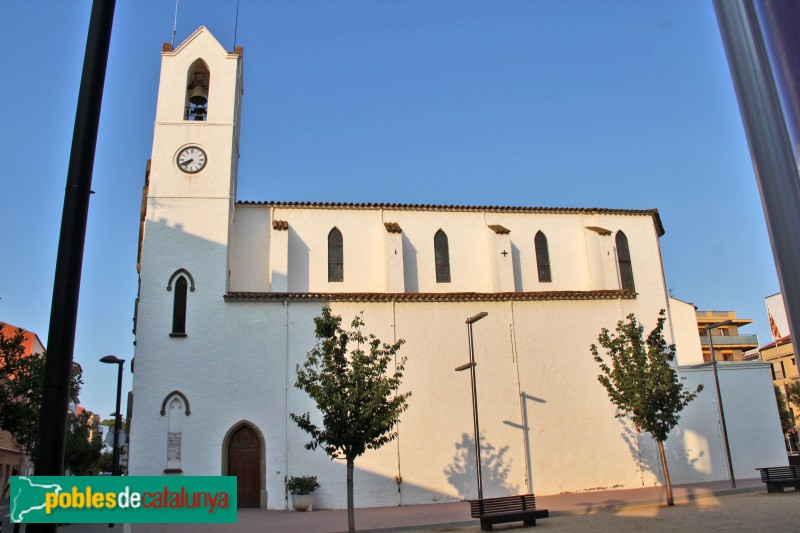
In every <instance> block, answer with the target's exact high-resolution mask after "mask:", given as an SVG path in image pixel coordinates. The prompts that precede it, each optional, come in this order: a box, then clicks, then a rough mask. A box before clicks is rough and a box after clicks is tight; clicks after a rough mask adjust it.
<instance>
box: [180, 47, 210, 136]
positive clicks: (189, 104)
mask: <svg viewBox="0 0 800 533" xmlns="http://www.w3.org/2000/svg"><path fill="white" fill-rule="evenodd" d="M210 82H211V73H210V72H209V71H208V65H206V62H205V61H203V60H202V59H197V60H196V61H195V62H194V63H192V66H190V67H189V71H188V73H187V80H186V104H185V108H184V112H183V119H184V120H193V121H201V120H206V118H207V117H208V91H209V89H210Z"/></svg>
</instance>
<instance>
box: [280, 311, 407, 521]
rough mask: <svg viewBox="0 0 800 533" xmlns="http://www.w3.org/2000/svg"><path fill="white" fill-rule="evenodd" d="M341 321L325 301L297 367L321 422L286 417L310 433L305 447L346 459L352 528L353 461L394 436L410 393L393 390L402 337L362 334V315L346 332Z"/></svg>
mask: <svg viewBox="0 0 800 533" xmlns="http://www.w3.org/2000/svg"><path fill="white" fill-rule="evenodd" d="M341 323H342V318H341V317H340V316H335V315H333V314H332V313H331V309H330V307H329V306H328V305H325V307H324V308H323V309H322V315H321V316H319V317H316V318H315V319H314V324H315V326H316V327H315V335H316V338H317V344H316V346H315V347H314V349H313V350H311V351H310V352H308V355H307V358H306V361H305V362H304V363H303V366H302V368H301V367H300V366H299V365H298V366H297V382H296V383H295V387H297V388H298V389H301V390H303V391H305V392H306V393H307V394H308V395H309V396H310V397H311V399H312V400H314V402H315V403H316V405H317V409H318V410H319V413H320V414H321V416H322V424H321V425H319V426H318V425H317V423H315V422H314V421H312V417H311V415H310V414H309V413H305V414H303V415H296V414H294V413H292V414H291V415H290V416H291V418H292V420H294V421H295V423H296V424H297V425H298V426H299V427H300V429H302V430H303V431H306V432H307V433H309V434H310V435H311V439H312V440H311V442H309V443H308V444H306V448H307V449H309V450H313V449H316V448H317V446H319V447H321V448H322V449H323V450H325V452H326V453H327V454H328V455H329V456H330V457H331V459H338V458H344V459H345V460H346V461H347V519H348V525H349V528H350V531H351V532H352V531H355V520H354V514H353V464H354V461H355V459H356V457H359V456H360V455H362V454H363V453H364V452H365V451H366V450H371V449H376V448H380V447H381V446H383V445H384V444H386V443H387V442H390V441H392V440H394V439H395V438H396V437H397V423H398V421H399V419H400V414H401V413H402V412H403V411H405V410H406V408H407V407H408V402H407V400H408V397H409V396H410V395H411V393H410V392H405V393H403V394H399V393H398V392H397V390H398V388H399V387H400V382H401V380H402V377H403V370H404V368H405V362H406V358H405V357H402V358H400V359H399V361H398V359H397V352H398V351H399V350H400V347H401V346H402V345H403V343H404V341H403V340H402V339H400V340H398V341H397V342H395V343H394V344H385V343H382V342H381V340H380V339H378V338H377V337H375V336H374V335H372V334H369V335H367V334H365V333H364V332H363V327H364V322H363V320H362V317H361V316H356V317H355V318H354V319H353V322H352V324H351V327H352V329H351V330H350V331H345V330H344V329H342V327H341ZM390 365H393V366H394V368H393V370H390ZM315 418H316V417H315Z"/></svg>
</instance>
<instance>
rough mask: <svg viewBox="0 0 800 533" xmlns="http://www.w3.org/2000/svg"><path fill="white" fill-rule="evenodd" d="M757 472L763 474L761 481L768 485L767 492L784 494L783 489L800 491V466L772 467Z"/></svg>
mask: <svg viewBox="0 0 800 533" xmlns="http://www.w3.org/2000/svg"><path fill="white" fill-rule="evenodd" d="M756 470H758V471H759V472H761V481H763V482H764V483H766V484H767V492H783V487H794V489H795V490H800V467H799V466H772V467H769V468H756Z"/></svg>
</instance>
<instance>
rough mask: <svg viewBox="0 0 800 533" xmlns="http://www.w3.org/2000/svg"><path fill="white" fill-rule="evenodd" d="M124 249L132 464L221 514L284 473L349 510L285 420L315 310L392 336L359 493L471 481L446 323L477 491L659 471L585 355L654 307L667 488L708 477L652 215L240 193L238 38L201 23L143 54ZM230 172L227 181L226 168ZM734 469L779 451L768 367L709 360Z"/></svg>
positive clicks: (699, 378)
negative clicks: (374, 445)
mask: <svg viewBox="0 0 800 533" xmlns="http://www.w3.org/2000/svg"><path fill="white" fill-rule="evenodd" d="M161 55H162V63H161V78H160V86H159V92H158V105H157V111H156V119H155V128H154V136H153V151H152V158H151V161H150V163H149V165H148V173H147V180H146V184H145V191H144V199H143V204H142V224H141V231H140V240H139V264H138V270H139V296H138V299H137V308H136V319H135V322H136V327H135V334H136V348H135V367H134V371H135V373H134V382H133V403H132V418H131V442H130V449H129V454H130V460H129V461H130V462H129V471H130V474H131V475H167V476H181V475H235V476H237V477H238V501H239V505H240V506H252V507H258V506H260V507H264V508H269V509H284V508H286V506H287V497H286V490H285V480H286V478H287V477H288V476H298V475H316V476H317V478H318V481H319V483H320V485H321V487H320V488H319V489H318V491H317V507H321V508H341V507H345V506H346V467H345V463H344V462H340V461H331V460H330V459H329V458H328V456H327V455H325V454H324V452H323V451H321V450H316V451H309V450H307V449H305V448H304V445H305V444H306V443H307V442H308V441H309V438H310V437H309V436H308V435H307V434H306V433H304V432H303V431H301V430H300V429H299V428H298V427H297V426H296V425H295V424H294V422H292V420H291V419H290V416H289V415H290V414H291V413H296V414H302V413H305V412H311V416H312V419H315V417H316V419H317V420H319V416H318V413H315V407H314V405H313V403H312V402H311V401H310V399H309V398H308V396H307V395H306V394H305V393H304V392H302V391H300V390H298V389H296V388H295V387H294V383H295V380H296V375H295V369H296V367H297V365H298V364H301V363H302V362H303V361H304V360H305V357H306V354H307V353H308V351H309V350H311V349H312V348H313V346H314V343H315V339H314V323H313V318H314V317H316V316H319V315H320V312H321V309H322V307H323V305H325V304H326V303H328V304H329V305H330V306H331V308H332V310H333V312H334V313H335V314H337V315H341V316H342V318H343V323H345V324H349V322H350V321H351V320H352V318H353V317H354V316H355V315H357V314H359V313H362V312H363V320H364V322H365V324H366V330H367V331H369V332H371V333H374V334H375V335H376V336H378V337H379V338H381V339H383V340H384V341H387V342H391V341H394V340H397V339H401V338H402V339H405V341H406V344H405V345H404V346H403V348H402V349H401V351H400V354H401V355H405V356H407V357H408V361H407V363H406V370H405V376H404V379H403V384H402V387H401V389H402V390H403V391H412V396H411V397H410V399H409V408H408V410H407V411H406V412H404V413H403V414H402V416H401V422H400V424H399V427H398V433H399V437H398V438H397V439H396V440H394V441H392V442H390V443H389V444H387V445H386V446H384V447H383V448H381V449H379V450H371V451H368V452H367V453H366V454H365V455H363V456H362V457H360V458H358V459H357V460H356V462H355V470H356V471H355V498H356V506H357V507H365V506H393V505H403V504H418V503H432V502H445V501H458V500H461V499H464V498H470V497H475V496H476V481H475V477H476V476H475V456H474V440H473V418H472V396H471V394H472V388H471V385H470V377H469V373H468V372H456V371H455V368H456V367H458V366H461V365H463V364H464V363H465V362H467V361H468V360H469V352H468V340H467V326H466V324H465V321H466V319H467V318H469V317H471V316H474V315H476V314H478V313H482V312H486V313H488V315H487V316H486V317H485V318H483V319H482V320H480V321H479V322H476V323H475V324H474V325H473V335H474V348H475V360H476V362H477V366H476V367H475V370H476V382H477V387H476V389H477V404H478V407H479V413H480V444H481V450H482V451H481V454H482V455H481V457H482V471H483V485H484V496H486V497H492V496H500V495H508V494H520V493H528V492H530V493H535V494H537V495H544V494H557V493H562V492H575V491H587V490H598V489H610V488H634V487H643V486H654V485H658V484H660V483H662V482H663V473H662V472H661V467H660V461H659V458H658V452H657V447H656V445H655V443H654V442H653V441H652V439H651V438H650V437H649V435H647V434H642V433H640V432H639V431H637V429H636V427H634V426H633V425H632V424H631V423H630V422H629V421H628V420H626V419H616V418H614V414H615V409H614V407H613V405H612V404H611V402H610V401H609V398H608V396H607V394H606V391H605V389H604V388H603V387H602V385H600V383H598V381H597V375H598V373H599V368H598V365H597V363H596V362H595V361H594V360H593V359H592V357H591V355H590V352H589V346H590V344H592V343H594V342H597V335H598V333H599V331H600V329H601V328H603V327H605V328H609V329H611V330H613V329H614V327H615V325H616V323H617V321H619V320H623V319H624V318H625V317H626V316H627V315H628V314H629V313H635V314H636V316H637V317H638V319H639V320H640V321H641V322H642V324H643V325H644V327H645V329H646V330H647V331H649V330H650V329H652V327H653V326H654V325H655V323H656V319H657V317H658V314H659V311H660V310H661V309H665V310H666V311H667V315H668V320H667V327H666V330H665V336H666V338H667V340H668V342H671V343H675V344H677V350H678V367H677V369H678V372H679V374H680V375H681V377H684V378H686V379H685V382H684V383H685V384H686V385H687V386H688V387H690V388H692V389H693V388H695V387H696V386H697V384H699V383H703V384H704V385H705V390H704V391H703V392H702V393H701V394H700V395H699V396H698V397H697V399H696V400H695V401H694V402H692V403H691V404H690V405H689V407H688V408H687V409H686V410H685V411H684V412H683V415H682V419H681V423H680V425H679V427H677V428H675V429H674V430H673V431H672V433H671V434H670V438H669V440H668V441H667V443H666V447H667V453H668V461H669V468H670V474H671V477H672V481H673V483H685V482H694V481H707V480H719V479H726V476H727V465H728V462H727V458H726V455H725V452H724V447H723V445H722V441H721V438H720V433H719V430H718V428H719V418H718V409H717V404H716V396H715V393H714V385H713V378H712V377H711V370H710V367H709V366H708V365H707V364H704V363H703V359H702V353H701V347H700V343H699V340H698V338H697V331H696V320H695V317H694V308H693V307H692V306H691V305H689V304H685V303H683V302H680V301H678V300H674V299H671V298H670V297H669V295H668V292H667V285H666V282H665V278H664V270H663V266H662V262H661V248H660V239H661V237H662V236H663V235H664V228H663V227H662V224H661V219H660V217H659V213H658V211H657V210H655V209H641V210H630V209H609V208H594V207H593V208H561V207H502V206H459V205H427V204H426V205H407V204H391V203H385V204H355V203H353V204H349V203H309V202H284V201H261V200H256V201H241V200H239V199H237V197H236V184H237V179H238V175H237V174H238V173H237V168H238V161H239V141H240V138H239V123H240V119H241V115H242V95H243V86H242V79H243V77H242V66H243V63H242V61H243V51H242V49H241V48H236V49H235V50H234V51H232V52H228V51H226V50H225V49H224V48H223V47H222V46H221V45H220V44H219V43H218V42H217V41H216V40H215V39H214V37H213V36H212V35H211V34H210V33H209V31H208V30H207V29H205V28H203V27H201V28H199V29H198V30H197V31H195V32H194V33H193V34H192V35H191V36H189V37H188V38H187V39H186V40H185V41H184V42H183V43H182V44H180V45H179V46H178V47H176V48H174V49H172V47H171V46H170V45H165V46H164V49H163V50H162V54H161ZM244 179H247V177H245V178H244ZM720 384H721V389H722V397H723V403H724V405H725V414H726V418H727V427H728V434H729V437H730V443H731V456H732V464H733V467H734V472H735V475H736V477H755V475H754V474H755V471H754V468H755V467H757V466H776V465H781V464H786V462H787V458H786V453H785V449H784V445H783V439H782V437H781V429H780V422H779V419H778V413H777V410H776V408H775V398H774V395H773V390H772V379H771V375H770V371H769V366H768V365H766V364H764V363H760V362H745V363H739V364H735V365H734V364H724V365H720Z"/></svg>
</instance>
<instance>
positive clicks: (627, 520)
mask: <svg viewBox="0 0 800 533" xmlns="http://www.w3.org/2000/svg"><path fill="white" fill-rule="evenodd" d="M674 489H675V490H674V492H675V499H676V506H675V507H672V508H670V507H666V505H664V489H663V488H660V487H653V488H642V489H629V490H612V491H597V492H584V493H570V494H559V495H554V496H542V497H540V498H537V504H538V506H539V507H540V508H546V509H549V510H550V512H551V517H550V518H547V519H543V520H539V521H538V526H537V527H538V529H537V530H536V531H540V532H547V531H553V532H556V531H557V532H575V531H582V532H583V531H601V532H602V531H610V532H613V533H625V532H634V531H636V532H638V531H681V532H682V531H704V532H705V531H726V532H735V531H742V532H744V531H747V532H750V531H776V532H780V531H800V491H793V490H791V489H787V491H786V492H785V493H783V494H768V493H767V492H766V490H765V489H764V485H763V483H761V481H760V480H758V479H747V480H739V481H738V483H737V488H736V489H732V488H731V487H730V483H729V482H711V483H695V484H688V485H678V486H676V487H674ZM0 511H2V517H3V529H2V533H10V532H11V531H12V526H10V525H9V524H8V517H7V514H8V507H7V505H5V506H3V507H2V508H0ZM356 527H357V529H358V530H359V531H372V532H384V533H388V532H459V533H476V532H478V531H480V527H479V526H478V523H477V521H474V520H471V519H470V517H469V507H468V505H467V504H466V503H463V502H452V503H443V504H430V505H409V506H403V507H379V508H370V509H357V510H356ZM346 530H347V512H346V511H345V510H340V509H337V510H318V511H314V512H311V513H296V512H291V511H264V510H261V509H242V510H241V511H239V514H238V522H237V523H236V524H219V525H210V524H209V525H204V524H185V525H183V524H117V525H116V526H115V528H114V529H109V528H108V525H107V524H71V525H65V526H61V527H60V528H59V531H60V532H62V533H98V532H108V531H117V532H118V533H190V532H191V533H195V532H197V533H217V532H232V533H250V532H268V533H272V532H275V533H295V532H297V533H336V532H341V531H346ZM495 530H497V531H523V530H525V529H524V528H523V526H522V524H521V523H515V524H506V525H498V526H495ZM21 531H22V532H24V531H25V528H24V526H23V527H22V528H21Z"/></svg>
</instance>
